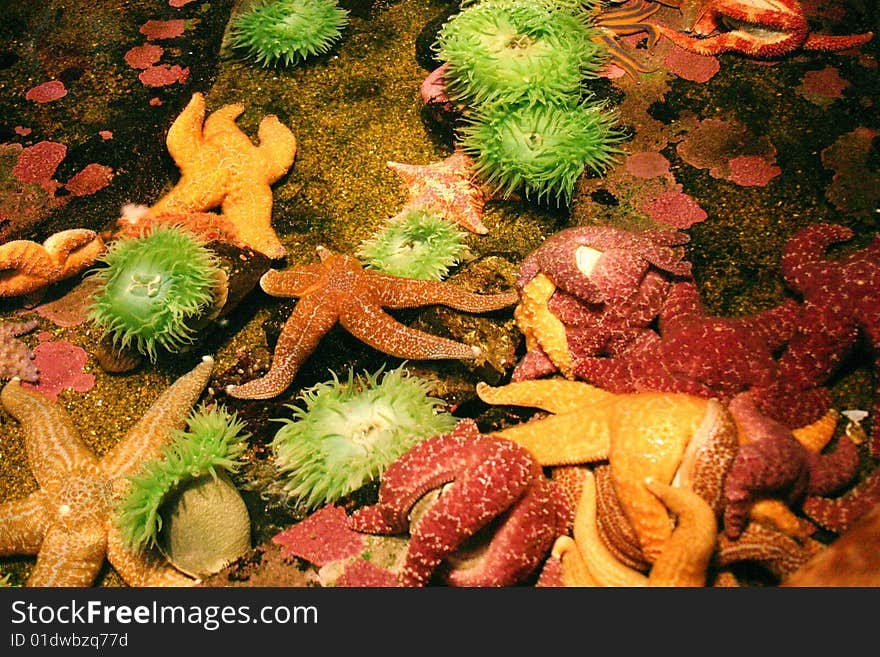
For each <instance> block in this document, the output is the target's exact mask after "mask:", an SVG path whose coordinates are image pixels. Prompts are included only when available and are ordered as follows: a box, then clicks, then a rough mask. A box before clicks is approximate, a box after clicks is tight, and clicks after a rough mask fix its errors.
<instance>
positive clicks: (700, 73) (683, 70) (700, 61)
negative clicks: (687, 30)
mask: <svg viewBox="0 0 880 657" xmlns="http://www.w3.org/2000/svg"><path fill="white" fill-rule="evenodd" d="M663 64H664V65H665V66H666V68H668V69H669V71H670V72H672V73H675V75H677V76H678V77H680V78H683V79H685V80H690V81H691V82H707V81H708V80H710V79H712V76H714V75H715V74H716V73H717V72H718V71H719V70H721V64H719V63H718V59H717V58H715V57H712V56H709V55H699V54H697V53H693V52H690V51H689V50H685V49H684V48H679V47H678V46H676V45H673V47H672V49H671V50H670V51H669V53H667V55H666V58H665V59H664V60H663Z"/></svg>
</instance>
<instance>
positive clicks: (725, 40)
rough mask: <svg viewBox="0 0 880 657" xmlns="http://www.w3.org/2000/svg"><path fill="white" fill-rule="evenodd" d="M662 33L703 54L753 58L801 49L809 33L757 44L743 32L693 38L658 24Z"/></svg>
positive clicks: (777, 37) (679, 43)
mask: <svg viewBox="0 0 880 657" xmlns="http://www.w3.org/2000/svg"><path fill="white" fill-rule="evenodd" d="M657 28H658V29H659V30H660V33H661V34H662V35H663V36H665V37H666V38H667V39H669V40H670V41H672V42H673V43H674V44H675V45H677V46H679V47H680V48H684V49H685V50H690V51H691V52H695V53H697V54H699V55H720V54H722V53H726V52H740V53H742V54H744V55H750V56H753V57H756V56H759V57H775V56H778V55H782V54H785V53H787V52H790V51H792V50H795V49H796V48H799V47H800V46H801V45H802V44H803V41H804V39H805V37H806V32H804V33H800V32H792V33H787V32H780V33H779V34H778V35H777V36H776V40H775V42H772V43H771V41H770V38H769V37H768V38H767V39H766V40H762V41H761V42H756V41H755V40H754V39H753V38H752V36H751V35H750V34H749V33H748V32H746V31H742V30H731V31H729V32H723V33H721V34H718V35H716V36H710V37H706V38H695V37H689V36H686V35H684V34H681V33H679V32H676V31H675V30H673V29H671V28H669V27H667V26H665V25H661V24H657Z"/></svg>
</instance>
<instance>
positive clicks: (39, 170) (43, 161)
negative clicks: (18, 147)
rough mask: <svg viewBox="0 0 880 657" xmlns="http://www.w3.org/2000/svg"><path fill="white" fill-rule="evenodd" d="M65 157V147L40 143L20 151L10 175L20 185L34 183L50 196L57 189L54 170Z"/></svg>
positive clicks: (56, 143) (53, 142)
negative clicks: (53, 177) (16, 179)
mask: <svg viewBox="0 0 880 657" xmlns="http://www.w3.org/2000/svg"><path fill="white" fill-rule="evenodd" d="M66 155H67V146H65V145H64V144H59V143H58V142H55V141H41V142H38V143H36V144H34V145H33V146H28V147H27V148H25V149H23V150H22V151H21V154H20V155H19V156H18V162H16V163H15V166H13V167H12V174H13V175H14V176H15V177H16V178H18V180H19V181H20V182H22V183H25V184H27V183H36V184H37V185H39V186H40V187H42V188H43V189H45V190H46V191H47V192H49V193H50V194H52V193H54V192H55V190H56V189H58V187H59V184H60V183H58V181H56V180H53V179H52V176H54V175H55V170H56V169H57V168H58V165H59V164H61V161H62V160H63V159H64V158H65V156H66Z"/></svg>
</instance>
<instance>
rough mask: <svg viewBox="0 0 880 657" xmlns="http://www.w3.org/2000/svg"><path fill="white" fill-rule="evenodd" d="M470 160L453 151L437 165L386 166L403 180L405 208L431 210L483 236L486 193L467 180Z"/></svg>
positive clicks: (395, 163)
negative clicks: (405, 198) (407, 193)
mask: <svg viewBox="0 0 880 657" xmlns="http://www.w3.org/2000/svg"><path fill="white" fill-rule="evenodd" d="M471 162H472V160H471V158H470V156H469V155H467V154H465V153H464V152H463V151H459V150H456V151H454V152H453V153H452V155H450V156H449V157H447V158H446V159H444V160H441V161H440V162H432V163H431V164H402V163H400V162H388V166H389V167H390V168H391V169H392V170H394V171H395V172H397V173H398V174H399V175H400V177H401V178H403V182H404V185H405V186H406V187H407V189H408V192H409V200H408V201H407V204H406V206H404V209H406V208H422V209H425V210H433V211H434V212H436V213H437V214H439V215H441V216H443V217H445V218H446V219H449V220H450V221H454V222H455V223H457V224H459V225H461V226H463V227H464V228H467V229H468V230H469V231H471V232H474V233H478V234H480V235H485V234H486V233H488V232H489V229H488V228H486V226H485V225H484V224H483V220H482V215H483V206H484V205H486V201H487V200H488V194H487V193H486V192H485V191H484V190H483V188H482V187H481V186H480V185H479V184H477V183H476V182H475V181H474V180H473V178H472V177H471V173H470V168H471Z"/></svg>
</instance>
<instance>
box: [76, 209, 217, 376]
mask: <svg viewBox="0 0 880 657" xmlns="http://www.w3.org/2000/svg"><path fill="white" fill-rule="evenodd" d="M99 260H100V261H102V262H103V263H104V264H106V267H102V268H99V269H96V270H94V271H93V272H92V273H91V277H93V278H94V279H95V281H96V285H97V290H96V292H95V296H94V299H93V302H92V305H91V306H90V308H89V318H90V320H91V321H92V322H93V323H94V324H95V325H96V326H97V327H98V328H100V329H101V330H102V331H103V336H102V337H106V336H110V337H111V338H112V340H113V345H114V347H116V348H121V349H128V348H131V347H133V348H135V349H137V351H139V352H140V353H142V354H145V355H147V356H149V357H150V359H151V360H153V361H155V360H156V355H157V350H156V348H157V346H158V347H162V348H163V349H166V350H168V351H179V350H180V349H181V348H182V347H183V346H184V345H186V344H189V343H191V342H192V341H193V337H194V334H195V328H194V326H195V324H196V323H198V322H199V321H200V320H202V319H204V317H205V316H206V315H207V314H209V313H210V312H211V311H213V310H215V306H216V303H217V300H218V296H219V295H220V294H221V292H220V290H219V289H218V288H219V287H220V286H221V281H225V274H224V273H223V271H222V269H220V266H219V261H218V258H217V256H216V255H215V254H214V253H213V252H212V251H211V250H210V249H208V247H207V246H205V244H204V243H203V242H201V241H200V240H199V238H197V237H196V236H194V235H193V234H192V233H189V232H187V231H185V230H183V229H181V228H178V227H175V226H170V227H160V228H156V229H154V230H153V231H151V232H150V233H149V234H148V235H144V236H141V237H134V238H121V239H118V240H116V241H115V242H113V243H112V244H111V245H110V247H109V248H108V249H107V251H106V252H105V253H104V254H103V255H102V256H101V257H100V258H99Z"/></svg>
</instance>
